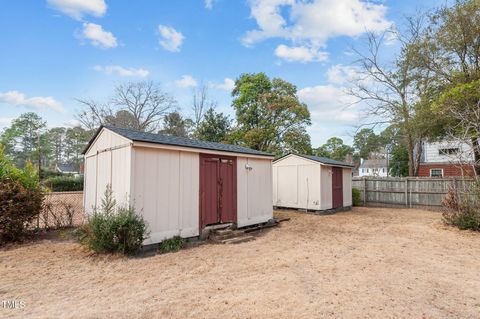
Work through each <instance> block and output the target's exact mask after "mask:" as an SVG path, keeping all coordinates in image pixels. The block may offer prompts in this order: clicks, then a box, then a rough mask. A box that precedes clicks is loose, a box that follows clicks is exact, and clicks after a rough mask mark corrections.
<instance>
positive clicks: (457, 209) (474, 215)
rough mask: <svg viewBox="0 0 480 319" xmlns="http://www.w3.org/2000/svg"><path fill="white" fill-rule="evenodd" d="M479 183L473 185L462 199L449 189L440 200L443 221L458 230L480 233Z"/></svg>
mask: <svg viewBox="0 0 480 319" xmlns="http://www.w3.org/2000/svg"><path fill="white" fill-rule="evenodd" d="M479 200H480V183H479V182H477V183H475V184H474V185H473V186H472V187H471V189H469V190H468V191H467V192H466V193H465V194H464V196H462V199H461V200H460V199H459V198H458V196H457V192H456V191H455V190H454V189H452V188H450V189H449V190H448V193H447V195H445V197H444V198H443V200H442V207H443V214H442V216H443V221H444V223H445V224H447V225H453V226H456V227H458V228H459V229H462V230H465V229H470V230H475V231H480V203H479Z"/></svg>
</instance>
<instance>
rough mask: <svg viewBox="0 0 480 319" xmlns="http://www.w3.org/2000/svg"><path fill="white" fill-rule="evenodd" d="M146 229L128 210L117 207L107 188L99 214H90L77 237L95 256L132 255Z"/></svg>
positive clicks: (137, 217)
mask: <svg viewBox="0 0 480 319" xmlns="http://www.w3.org/2000/svg"><path fill="white" fill-rule="evenodd" d="M146 231H147V225H146V223H145V221H144V220H143V218H142V217H141V216H140V215H137V214H136V213H135V210H134V209H133V208H131V207H129V208H125V207H117V205H116V201H115V200H114V199H113V197H112V190H111V188H110V187H109V186H108V187H107V189H106V190H105V195H104V198H103V199H102V205H101V209H100V210H96V209H95V210H94V212H93V214H92V216H90V218H89V220H88V223H87V224H86V225H85V226H84V227H83V228H82V231H81V234H79V237H80V240H81V242H82V243H84V244H85V245H87V246H88V247H89V248H90V249H91V250H93V251H95V252H97V253H115V252H120V253H123V254H132V253H135V252H136V251H137V250H138V249H139V248H140V247H141V246H142V242H143V240H144V239H145V236H146Z"/></svg>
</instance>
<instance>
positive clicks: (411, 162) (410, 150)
mask: <svg viewBox="0 0 480 319" xmlns="http://www.w3.org/2000/svg"><path fill="white" fill-rule="evenodd" d="M413 148H414V146H413V139H412V136H411V135H410V134H407V149H408V176H414V170H413V165H414V158H413Z"/></svg>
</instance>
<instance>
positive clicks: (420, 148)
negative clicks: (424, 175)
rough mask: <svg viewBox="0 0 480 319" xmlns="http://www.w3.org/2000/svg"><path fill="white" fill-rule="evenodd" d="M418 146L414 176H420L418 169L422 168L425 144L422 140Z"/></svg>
mask: <svg viewBox="0 0 480 319" xmlns="http://www.w3.org/2000/svg"><path fill="white" fill-rule="evenodd" d="M416 148H417V151H416V154H415V164H414V169H413V175H414V176H418V171H419V170H420V160H421V159H422V152H423V144H422V141H421V140H420V141H419V142H418V143H417V144H416Z"/></svg>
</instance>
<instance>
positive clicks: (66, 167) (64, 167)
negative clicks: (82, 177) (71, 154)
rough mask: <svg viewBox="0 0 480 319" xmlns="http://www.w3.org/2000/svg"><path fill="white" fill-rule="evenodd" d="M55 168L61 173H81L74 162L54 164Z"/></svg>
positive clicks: (76, 174) (75, 174)
mask: <svg viewBox="0 0 480 319" xmlns="http://www.w3.org/2000/svg"><path fill="white" fill-rule="evenodd" d="M55 170H56V171H57V172H59V173H62V174H66V175H74V176H78V175H79V174H80V173H81V172H80V168H79V167H78V165H75V164H57V165H55Z"/></svg>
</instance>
